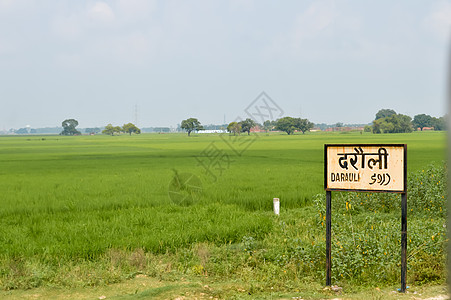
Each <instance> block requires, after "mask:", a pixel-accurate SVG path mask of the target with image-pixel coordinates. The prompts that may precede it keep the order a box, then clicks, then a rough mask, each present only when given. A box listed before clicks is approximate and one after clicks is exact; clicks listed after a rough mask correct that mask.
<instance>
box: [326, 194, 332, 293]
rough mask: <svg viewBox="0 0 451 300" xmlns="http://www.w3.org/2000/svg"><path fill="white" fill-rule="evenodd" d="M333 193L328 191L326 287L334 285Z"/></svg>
mask: <svg viewBox="0 0 451 300" xmlns="http://www.w3.org/2000/svg"><path fill="white" fill-rule="evenodd" d="M331 204H332V192H331V191H326V286H330V285H332V278H331V277H332V254H331V243H332V237H331V236H332V217H331V215H332V214H331V206H332V205H331Z"/></svg>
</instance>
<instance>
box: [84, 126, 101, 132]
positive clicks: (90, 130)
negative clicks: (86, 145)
mask: <svg viewBox="0 0 451 300" xmlns="http://www.w3.org/2000/svg"><path fill="white" fill-rule="evenodd" d="M85 132H86V133H89V134H94V133H99V132H100V128H99V127H94V128H86V129H85Z"/></svg>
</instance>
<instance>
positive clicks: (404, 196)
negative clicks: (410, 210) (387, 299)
mask: <svg viewBox="0 0 451 300" xmlns="http://www.w3.org/2000/svg"><path fill="white" fill-rule="evenodd" d="M406 275H407V193H402V194H401V293H405V292H406Z"/></svg>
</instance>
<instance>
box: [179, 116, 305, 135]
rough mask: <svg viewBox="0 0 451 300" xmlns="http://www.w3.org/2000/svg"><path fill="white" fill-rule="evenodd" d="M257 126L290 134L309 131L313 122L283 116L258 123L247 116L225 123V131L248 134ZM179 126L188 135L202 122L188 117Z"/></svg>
mask: <svg viewBox="0 0 451 300" xmlns="http://www.w3.org/2000/svg"><path fill="white" fill-rule="evenodd" d="M257 126H258V127H260V128H263V129H264V130H265V131H266V132H268V131H270V130H273V129H275V130H280V131H284V132H286V133H287V134H288V135H290V134H293V133H294V132H296V131H299V132H302V133H305V132H307V131H310V130H311V129H312V128H313V126H314V124H313V123H312V122H310V121H309V120H308V119H301V118H293V117H284V118H280V119H278V120H276V121H270V120H267V121H265V122H263V124H258V123H257V122H255V121H254V120H252V119H250V118H247V119H245V120H243V121H239V122H236V121H234V122H231V123H229V124H228V125H227V131H228V132H229V133H233V135H237V134H240V133H245V132H247V134H248V135H250V133H251V129H252V128H255V127H257ZM181 128H182V129H184V130H185V131H186V132H187V133H188V136H189V135H190V134H191V132H192V131H199V130H203V129H204V127H203V126H202V124H201V123H200V122H199V120H198V119H196V118H189V119H186V120H183V121H182V124H181Z"/></svg>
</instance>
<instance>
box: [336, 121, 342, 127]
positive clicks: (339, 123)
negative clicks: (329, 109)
mask: <svg viewBox="0 0 451 300" xmlns="http://www.w3.org/2000/svg"><path fill="white" fill-rule="evenodd" d="M343 126H344V125H343V123H341V122H338V123H337V124H335V127H343Z"/></svg>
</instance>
